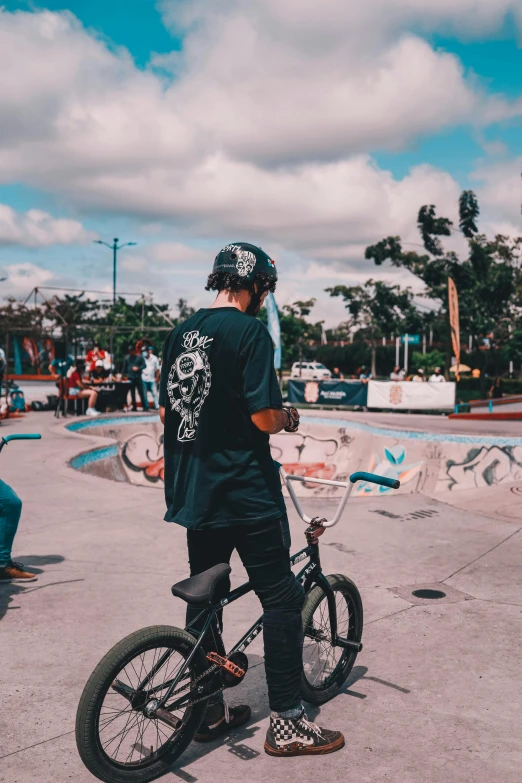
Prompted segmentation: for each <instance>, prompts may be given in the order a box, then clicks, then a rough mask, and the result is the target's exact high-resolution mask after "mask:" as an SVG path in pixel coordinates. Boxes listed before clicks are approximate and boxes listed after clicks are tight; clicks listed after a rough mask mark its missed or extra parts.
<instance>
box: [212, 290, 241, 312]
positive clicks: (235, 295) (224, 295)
mask: <svg viewBox="0 0 522 783" xmlns="http://www.w3.org/2000/svg"><path fill="white" fill-rule="evenodd" d="M249 301H250V293H249V292H248V291H245V290H244V289H242V290H241V291H229V290H227V289H225V290H224V291H220V292H219V293H218V295H217V296H216V298H215V300H214V302H213V303H212V304H211V305H210V307H211V308H214V307H235V308H236V309H237V310H241V312H242V313H244V312H245V311H246V309H247V307H248V303H249Z"/></svg>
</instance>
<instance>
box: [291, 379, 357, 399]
mask: <svg viewBox="0 0 522 783" xmlns="http://www.w3.org/2000/svg"><path fill="white" fill-rule="evenodd" d="M367 391H368V384H367V383H360V382H359V381H355V382H350V381H299V380H293V379H290V380H289V381H288V402H306V403H308V404H309V405H314V404H317V405H366V398H367Z"/></svg>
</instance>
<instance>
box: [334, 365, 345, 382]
mask: <svg viewBox="0 0 522 783" xmlns="http://www.w3.org/2000/svg"><path fill="white" fill-rule="evenodd" d="M343 379H344V375H343V374H342V372H341V371H340V369H339V368H338V367H334V368H333V370H332V381H342V380H343Z"/></svg>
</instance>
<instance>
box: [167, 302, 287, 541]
mask: <svg viewBox="0 0 522 783" xmlns="http://www.w3.org/2000/svg"><path fill="white" fill-rule="evenodd" d="M160 405H162V406H164V407H165V438H164V446H165V499H166V503H167V513H166V515H165V519H166V520H167V521H168V522H177V523H179V524H180V525H183V526H184V527H187V528H204V527H222V526H227V525H232V524H237V523H253V522H260V521H264V520H269V519H271V518H273V519H280V518H281V517H282V516H284V515H285V513H286V511H285V504H284V500H283V495H282V492H281V482H280V480H279V475H278V473H277V470H276V468H275V466H274V463H273V461H272V457H271V455H270V446H269V437H268V435H266V434H265V433H263V432H261V431H260V430H259V429H258V428H257V427H256V426H255V425H254V424H253V422H252V420H251V415H252V414H253V413H256V412H257V411H260V410H262V409H263V408H278V409H280V408H282V398H281V391H280V389H279V385H278V382H277V377H276V374H275V370H274V349H273V345H272V340H271V338H270V335H269V333H268V330H267V328H266V327H265V326H264V325H263V324H262V323H261V322H260V321H258V320H257V319H256V318H253V317H252V316H249V315H246V314H245V313H242V312H241V311H240V310H237V309H236V308H235V307H216V308H209V309H202V310H198V312H197V313H195V314H194V315H192V316H191V317H190V318H189V319H188V320H186V321H185V322H184V323H182V324H180V325H179V326H177V327H176V328H175V329H174V331H173V332H171V334H170V335H169V337H168V338H167V340H166V342H165V345H164V347H163V365H162V370H161V381H160Z"/></svg>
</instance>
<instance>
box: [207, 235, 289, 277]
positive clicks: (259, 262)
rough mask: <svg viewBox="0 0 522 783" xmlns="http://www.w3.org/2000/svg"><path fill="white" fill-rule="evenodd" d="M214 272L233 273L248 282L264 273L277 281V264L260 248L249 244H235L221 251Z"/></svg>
mask: <svg viewBox="0 0 522 783" xmlns="http://www.w3.org/2000/svg"><path fill="white" fill-rule="evenodd" d="M212 272H231V273H232V274H237V275H239V277H241V278H242V279H243V280H245V281H247V282H252V281H253V280H254V279H255V276H256V275H257V274H259V273H260V272H264V273H265V274H266V275H267V276H268V277H270V278H272V279H273V280H277V272H276V268H275V262H274V261H273V260H272V259H271V258H270V256H268V255H267V254H266V253H265V251H264V250H261V248H260V247H256V246H255V245H250V244H249V243H248V242H234V243H233V244H231V245H227V246H226V247H224V248H223V250H220V252H219V253H218V254H217V256H216V259H215V261H214V267H213V269H212Z"/></svg>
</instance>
